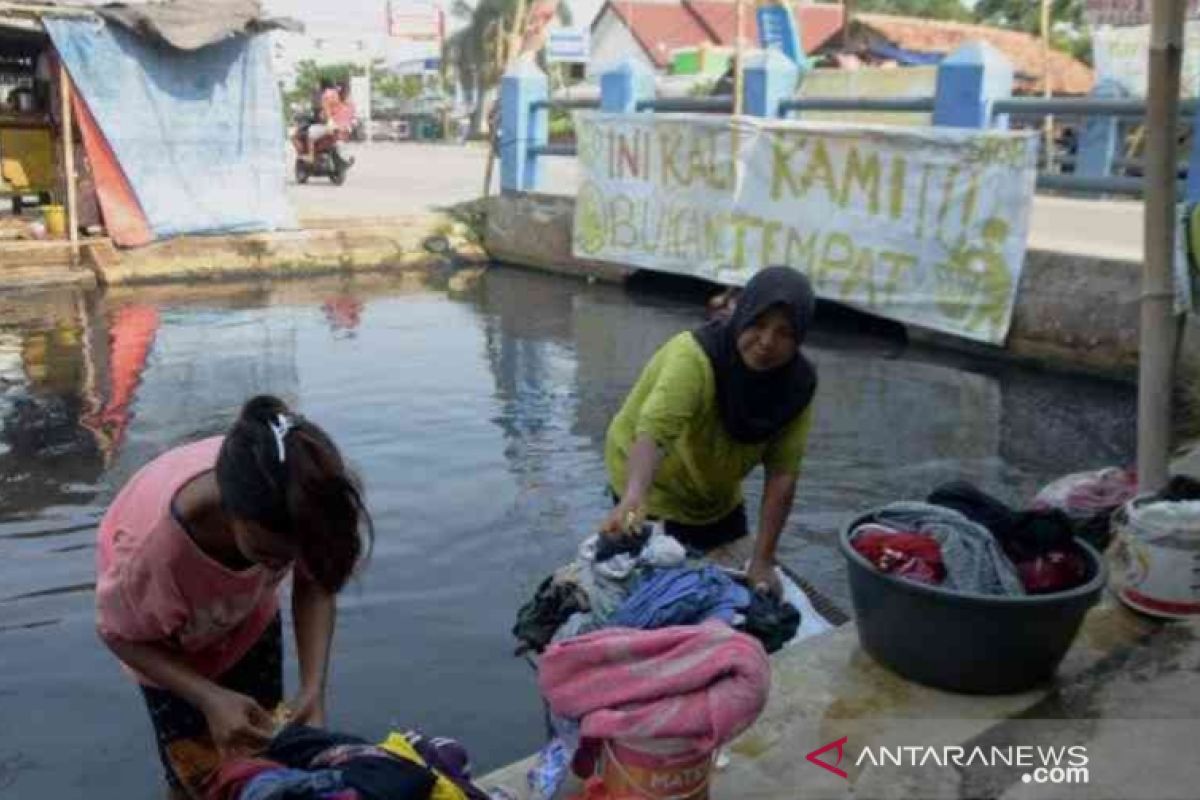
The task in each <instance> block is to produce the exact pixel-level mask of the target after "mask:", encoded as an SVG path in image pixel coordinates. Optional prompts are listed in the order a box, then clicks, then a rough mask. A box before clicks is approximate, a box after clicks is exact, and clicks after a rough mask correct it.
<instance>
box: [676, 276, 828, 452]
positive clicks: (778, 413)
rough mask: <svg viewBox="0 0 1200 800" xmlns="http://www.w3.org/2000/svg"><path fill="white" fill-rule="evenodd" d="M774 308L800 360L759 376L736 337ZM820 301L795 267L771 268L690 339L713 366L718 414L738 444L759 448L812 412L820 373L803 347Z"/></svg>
mask: <svg viewBox="0 0 1200 800" xmlns="http://www.w3.org/2000/svg"><path fill="white" fill-rule="evenodd" d="M773 306H782V307H783V308H784V309H785V310H786V312H787V314H788V316H789V317H790V318H791V321H792V327H793V328H794V329H795V332H796V345H797V348H796V356H795V358H793V359H792V360H791V361H789V362H788V363H786V364H784V365H783V366H781V367H777V368H775V369H773V370H771V371H769V372H755V371H754V370H752V369H750V368H749V367H747V366H746V364H745V363H744V362H743V361H742V357H741V355H740V354H739V353H738V348H737V340H738V337H739V336H741V334H742V333H743V332H744V331H745V330H746V329H747V328H748V327H750V326H751V325H752V324H754V321H755V320H757V319H758V318H759V317H760V316H762V314H763V313H764V312H765V311H767V310H768V309H770V308H772V307H773ZM815 309H816V297H815V296H814V295H813V290H812V285H811V284H810V283H809V282H808V278H806V277H804V275H803V274H802V273H800V272H797V271H796V270H794V269H792V268H791V267H768V268H767V269H764V270H763V271H762V272H759V273H758V274H757V275H755V276H754V277H753V278H751V279H750V282H749V283H747V284H746V288H745V289H744V290H743V291H742V293H741V295H740V296H739V297H738V300H737V307H736V308H735V309H734V312H733V315H732V316H731V317H729V319H728V320H714V321H713V322H710V323H708V324H707V325H705V326H704V327H702V328H698V329H697V330H695V331H693V333H692V335H693V336H695V337H696V341H698V342H699V343H700V347H701V348H703V350H704V352H705V354H706V355H707V356H708V360H709V361H711V362H712V367H713V374H714V375H715V376H716V382H717V410H718V412H719V413H720V416H721V422H722V423H723V424H724V425H725V430H726V431H727V432H728V433H729V435H730V436H732V437H733V438H734V439H735V440H736V441H739V442H743V443H746V444H761V443H763V442H766V441H768V440H770V439H771V438H773V437H774V436H775V435H776V434H777V433H779V432H780V431H781V430H783V429H784V428H785V427H787V425H788V423H790V422H791V421H792V420H793V419H795V418H796V417H797V416H798V415H799V414H800V413H802V412H803V411H804V410H805V409H806V408H808V405H809V403H811V402H812V398H813V394H814V393H815V392H816V390H817V371H816V369H815V368H814V367H813V365H812V364H810V363H809V361H808V359H806V358H805V357H804V356H803V355H802V354H801V353H800V348H799V345H800V343H801V342H803V341H804V336H805V334H806V333H808V326H809V323H810V322H811V321H812V317H813V313H814V311H815Z"/></svg>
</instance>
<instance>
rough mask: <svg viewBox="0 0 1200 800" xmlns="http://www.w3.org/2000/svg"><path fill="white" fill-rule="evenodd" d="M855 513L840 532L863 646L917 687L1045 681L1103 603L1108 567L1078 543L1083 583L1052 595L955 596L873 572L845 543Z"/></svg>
mask: <svg viewBox="0 0 1200 800" xmlns="http://www.w3.org/2000/svg"><path fill="white" fill-rule="evenodd" d="M872 519H873V515H865V516H862V517H859V518H858V519H856V520H855V521H854V522H852V523H851V524H850V525H849V526H848V527H847V528H846V529H845V530H844V531H842V536H841V547H842V554H843V555H844V556H845V557H846V562H847V565H848V568H849V579H850V596H851V599H852V600H853V602H854V613H855V623H856V624H857V626H858V637H859V641H860V642H861V643H862V646H863V649H864V650H866V651H867V653H869V654H870V655H871V656H872V657H873V658H874V659H875V660H877V661H879V662H880V663H882V664H883V665H884V666H886V667H888V668H889V669H891V670H893V671H894V672H896V673H897V674H899V675H901V676H903V677H905V678H907V679H909V680H912V681H916V682H917V683H923V684H925V685H927V686H933V687H935V688H938V689H945V690H947V691H951V692H962V693H965V694H1009V693H1013V692H1022V691H1025V690H1028V689H1032V688H1034V687H1035V686H1037V685H1038V684H1041V683H1043V682H1045V681H1048V680H1049V679H1050V678H1051V677H1053V675H1054V672H1055V670H1056V669H1058V665H1059V663H1060V662H1061V661H1062V659H1063V656H1065V655H1066V654H1067V650H1068V649H1069V648H1070V646H1071V642H1072V641H1074V639H1075V635H1076V634H1077V633H1078V632H1079V626H1080V625H1081V624H1082V623H1083V617H1084V615H1085V614H1086V613H1087V611H1088V609H1089V608H1091V607H1092V606H1093V605H1095V604H1096V602H1097V601H1098V600H1099V599H1100V594H1101V592H1103V591H1104V585H1105V583H1106V582H1107V580H1108V569H1107V566H1106V565H1105V563H1104V560H1103V559H1102V558H1101V557H1100V554H1099V553H1097V552H1096V550H1095V549H1094V548H1092V547H1091V546H1090V545H1088V544H1087V543H1086V542H1083V541H1080V540H1078V539H1077V540H1076V542H1077V543H1078V544H1079V547H1080V549H1081V550H1082V551H1083V553H1084V555H1085V556H1086V558H1087V560H1088V562H1089V573H1088V574H1089V577H1088V580H1087V581H1086V582H1085V583H1083V584H1081V585H1080V586H1077V587H1075V588H1074V589H1070V590H1068V591H1065V592H1057V593H1055V594H1044V595H1029V596H1024V597H1008V596H995V595H985V594H976V593H970V592H956V591H950V590H948V589H943V588H941V587H938V586H928V585H925V584H921V583H916V582H914V581H909V580H906V579H904V578H898V577H895V576H893V575H888V574H885V573H882V572H879V571H877V570H876V569H875V567H874V566H872V565H871V563H870V562H869V561H867V560H866V559H865V558H863V557H862V555H860V554H859V553H858V551H856V550H855V549H854V548H853V547H852V546H851V545H850V533H851V532H852V531H854V530H855V529H856V528H857V527H858V526H859V525H862V524H864V523H867V522H870V521H871V520H872Z"/></svg>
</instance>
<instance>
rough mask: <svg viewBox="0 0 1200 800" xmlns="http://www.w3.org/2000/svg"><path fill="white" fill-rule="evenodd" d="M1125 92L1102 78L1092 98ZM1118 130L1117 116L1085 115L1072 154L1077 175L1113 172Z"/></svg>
mask: <svg viewBox="0 0 1200 800" xmlns="http://www.w3.org/2000/svg"><path fill="white" fill-rule="evenodd" d="M1127 95H1128V92H1126V91H1124V90H1123V89H1122V88H1121V86H1120V85H1119V84H1117V83H1114V82H1113V81H1102V82H1100V83H1099V84H1097V85H1096V88H1095V89H1093V90H1092V97H1094V98H1096V99H1098V100H1115V99H1117V98H1121V97H1126V96H1127ZM1119 129H1120V122H1119V120H1118V119H1117V118H1116V117H1088V119H1087V122H1086V123H1085V124H1084V126H1083V131H1082V132H1081V134H1080V136H1079V148H1078V152H1077V153H1076V154H1075V174H1076V175H1087V176H1089V177H1096V178H1103V177H1107V176H1109V175H1112V168H1113V161H1114V160H1115V159H1116V157H1117V133H1118V131H1119Z"/></svg>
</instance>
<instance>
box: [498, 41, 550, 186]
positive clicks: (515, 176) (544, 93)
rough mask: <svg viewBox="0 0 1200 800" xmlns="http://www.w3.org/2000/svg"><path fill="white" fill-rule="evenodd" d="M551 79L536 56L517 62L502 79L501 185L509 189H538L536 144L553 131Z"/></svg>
mask: <svg viewBox="0 0 1200 800" xmlns="http://www.w3.org/2000/svg"><path fill="white" fill-rule="evenodd" d="M549 96H550V81H549V80H548V79H547V78H546V73H544V72H542V71H541V70H540V69H538V65H537V64H536V63H535V62H534V61H532V60H522V61H519V62H518V63H516V64H514V65H513V67H512V68H511V69H509V71H508V72H506V73H505V74H504V78H503V79H501V81H500V188H501V190H502V191H505V192H532V191H536V190H537V188H538V185H539V183H540V181H541V163H540V159H539V158H538V157H537V154H535V153H533V152H532V148H535V147H541V146H543V145H545V144H546V142H547V140H548V139H549V135H550V119H549V111H548V110H547V109H546V107H545V106H544V105H538V104H539V103H545V101H546V100H547V99H548V98H549Z"/></svg>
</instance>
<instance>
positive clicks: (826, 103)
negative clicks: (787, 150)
mask: <svg viewBox="0 0 1200 800" xmlns="http://www.w3.org/2000/svg"><path fill="white" fill-rule="evenodd" d="M793 111H885V112H886V111H894V112H897V113H909V114H912V113H916V114H932V113H933V98H932V97H797V98H795V99H793V100H784V101H783V102H782V103H780V104H779V113H780V115H781V116H784V117H786V116H787V115H788V114H790V113H792V112H793Z"/></svg>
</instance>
